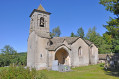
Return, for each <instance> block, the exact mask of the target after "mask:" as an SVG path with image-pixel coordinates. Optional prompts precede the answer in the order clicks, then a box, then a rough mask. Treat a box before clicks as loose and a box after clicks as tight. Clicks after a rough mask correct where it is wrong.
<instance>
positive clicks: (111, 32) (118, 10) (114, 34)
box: [99, 0, 119, 53]
mask: <svg viewBox="0 0 119 79" xmlns="http://www.w3.org/2000/svg"><path fill="white" fill-rule="evenodd" d="M99 3H100V4H102V5H103V6H105V9H106V10H107V11H110V12H111V13H113V14H114V15H116V17H114V18H112V17H110V19H109V21H107V25H103V26H104V27H105V28H106V29H107V31H106V33H104V34H103V37H104V39H105V40H106V41H107V44H109V45H111V51H112V52H114V53H119V0H100V2H99Z"/></svg>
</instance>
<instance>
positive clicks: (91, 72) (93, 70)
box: [0, 64, 119, 79]
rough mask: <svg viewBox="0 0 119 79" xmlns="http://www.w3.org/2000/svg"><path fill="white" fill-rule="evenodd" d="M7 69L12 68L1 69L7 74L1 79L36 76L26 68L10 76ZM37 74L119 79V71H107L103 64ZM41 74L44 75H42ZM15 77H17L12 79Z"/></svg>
mask: <svg viewBox="0 0 119 79" xmlns="http://www.w3.org/2000/svg"><path fill="white" fill-rule="evenodd" d="M6 69H10V68H9V67H0V72H2V73H1V74H5V75H4V76H5V78H0V79H26V78H25V77H26V75H27V76H29V77H28V78H27V79H32V78H31V77H33V76H34V74H32V73H34V72H31V73H30V74H31V75H32V76H31V75H30V74H29V73H28V71H26V70H24V68H23V69H22V70H20V69H19V70H18V69H12V70H11V71H10V72H8V74H6V73H5V72H6V71H5V72H4V70H6ZM23 72H24V73H23ZM36 72H37V73H38V74H37V75H36V76H40V77H42V78H40V79H119V71H118V70H116V71H105V70H104V67H103V65H102V64H98V65H90V66H84V67H77V68H72V71H71V72H58V71H49V70H41V71H36ZM41 72H42V73H43V74H41ZM18 73H19V74H18ZM21 73H22V74H23V75H22V74H21ZM26 73H27V74H26ZM1 74H0V75H1ZM24 74H25V75H24ZM9 75H11V78H9ZM13 75H14V76H15V75H16V76H15V77H14V78H12V76H13ZM114 75H115V76H114ZM18 77H22V78H18ZM33 78H34V77H33Z"/></svg>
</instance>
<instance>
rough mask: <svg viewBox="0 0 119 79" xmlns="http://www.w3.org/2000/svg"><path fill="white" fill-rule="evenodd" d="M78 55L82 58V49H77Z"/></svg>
mask: <svg viewBox="0 0 119 79" xmlns="http://www.w3.org/2000/svg"><path fill="white" fill-rule="evenodd" d="M78 55H79V56H82V49H81V47H79V49H78Z"/></svg>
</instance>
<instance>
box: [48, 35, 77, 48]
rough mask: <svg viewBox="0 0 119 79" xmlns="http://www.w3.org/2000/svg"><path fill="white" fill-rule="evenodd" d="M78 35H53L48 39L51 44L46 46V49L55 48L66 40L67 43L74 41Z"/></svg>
mask: <svg viewBox="0 0 119 79" xmlns="http://www.w3.org/2000/svg"><path fill="white" fill-rule="evenodd" d="M78 38H79V37H54V38H52V39H50V42H52V44H51V45H50V46H49V47H48V48H47V49H48V50H56V49H57V48H58V47H59V46H61V45H64V44H63V42H64V41H65V40H66V42H67V43H68V44H72V43H74V42H75V41H76V40H77V39H78Z"/></svg>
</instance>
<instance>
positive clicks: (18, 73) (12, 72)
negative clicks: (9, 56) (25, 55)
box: [0, 65, 47, 79]
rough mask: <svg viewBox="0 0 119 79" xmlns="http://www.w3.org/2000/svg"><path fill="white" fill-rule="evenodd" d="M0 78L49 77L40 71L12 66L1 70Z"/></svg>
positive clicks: (40, 78) (32, 78)
mask: <svg viewBox="0 0 119 79" xmlns="http://www.w3.org/2000/svg"><path fill="white" fill-rule="evenodd" d="M0 79H47V77H46V76H45V75H44V73H40V74H39V73H38V72H37V71H36V70H35V69H32V70H30V69H29V68H26V69H25V68H24V67H23V66H19V67H17V66H13V65H12V66H10V67H8V68H5V69H2V70H1V71H0Z"/></svg>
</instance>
